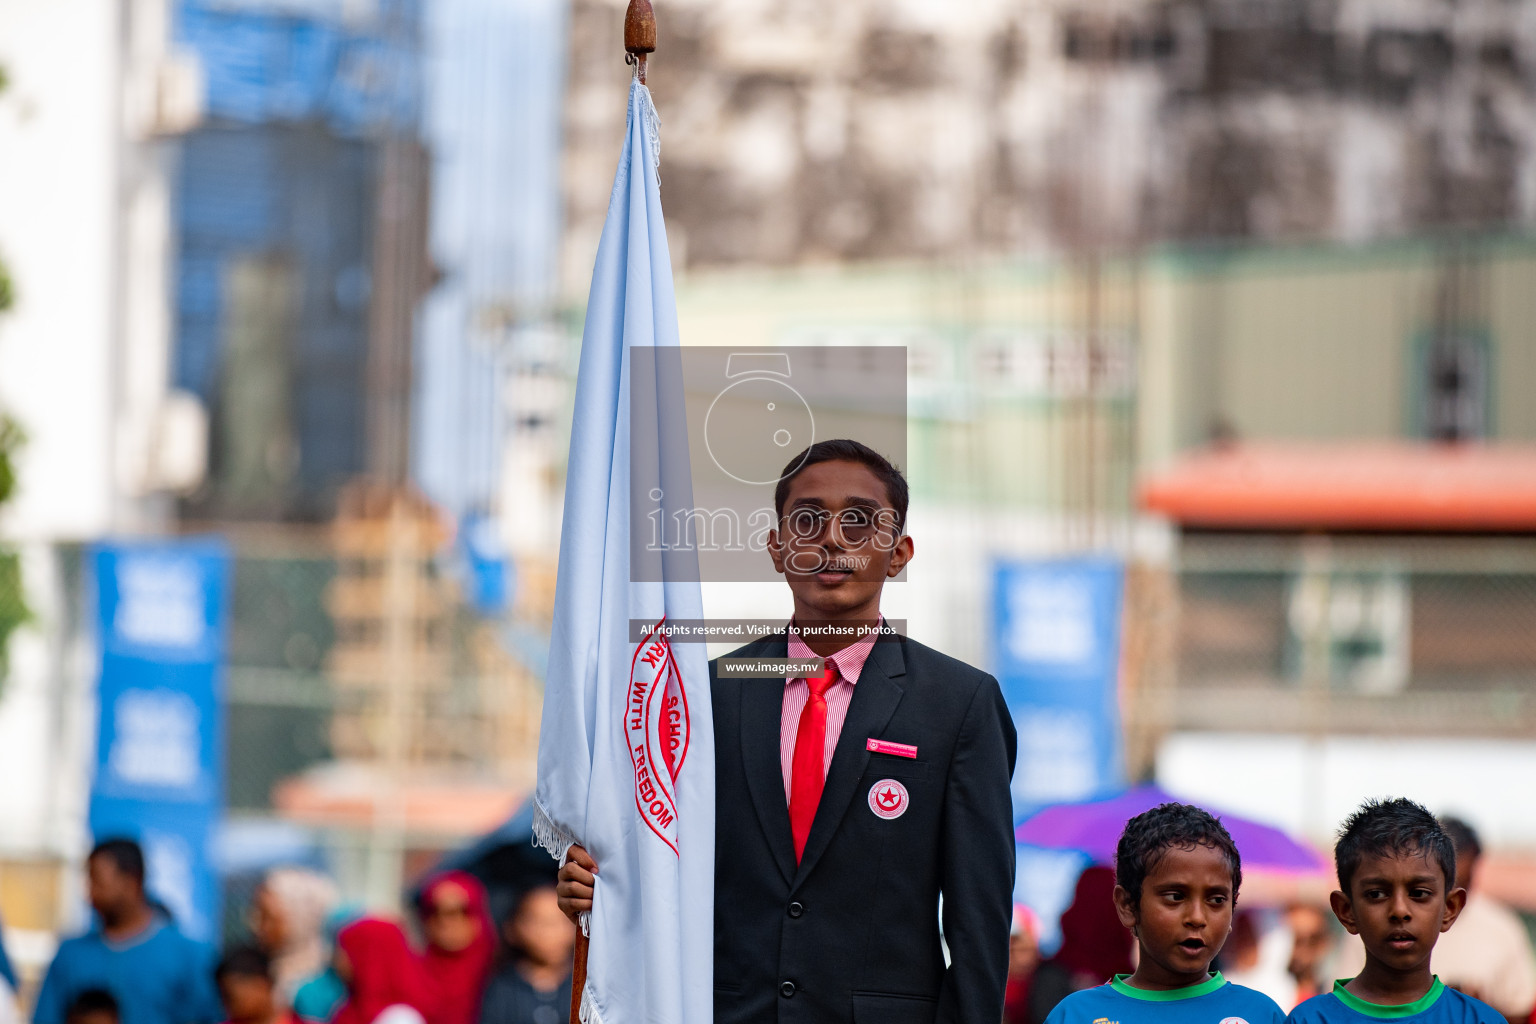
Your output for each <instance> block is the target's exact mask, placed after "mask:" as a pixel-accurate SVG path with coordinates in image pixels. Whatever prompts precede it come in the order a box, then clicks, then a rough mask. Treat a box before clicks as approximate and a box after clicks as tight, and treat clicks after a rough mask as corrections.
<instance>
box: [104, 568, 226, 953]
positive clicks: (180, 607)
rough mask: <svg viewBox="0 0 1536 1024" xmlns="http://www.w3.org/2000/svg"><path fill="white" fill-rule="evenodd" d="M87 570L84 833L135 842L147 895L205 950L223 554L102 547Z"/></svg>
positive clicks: (215, 795)
mask: <svg viewBox="0 0 1536 1024" xmlns="http://www.w3.org/2000/svg"><path fill="white" fill-rule="evenodd" d="M92 568H93V570H94V576H95V598H96V611H97V630H98V640H99V645H100V656H101V670H100V677H99V684H98V698H99V701H98V707H99V709H100V715H99V719H98V723H99V724H98V729H97V742H96V771H95V777H94V783H93V785H92V789H91V809H90V826H91V833H92V835H93V837H94V839H95V840H96V841H100V840H103V839H109V838H128V839H134V840H137V841H138V842H139V844H140V845H141V846H142V847H143V849H144V854H145V862H146V868H147V872H148V877H147V878H146V880H145V884H146V889H147V890H148V892H149V895H150V896H151V897H152V898H153V899H155V900H158V901H159V902H160V903H161V904H162V905H164V907H165V908H166V909H167V910H168V911H170V913H171V915H172V917H174V918H175V920H176V923H177V925H178V926H179V927H180V928H181V929H182V930H183V931H184V932H186V933H187V934H188V935H190V936H192V937H193V938H196V939H202V940H210V939H212V938H214V936H215V934H216V929H217V926H218V907H219V893H218V884H217V879H216V877H215V874H214V869H213V864H212V860H211V856H210V849H211V842H212V839H213V835H214V832H215V831H216V829H217V826H218V824H219V822H220V820H221V818H222V816H223V811H224V749H225V743H224V679H223V662H224V654H225V648H226V638H227V634H228V594H229V577H230V557H229V551H228V548H227V547H226V545H225V544H224V543H223V542H222V541H220V540H217V539H202V538H199V539H191V540H156V541H151V542H124V543H112V544H103V545H99V546H98V547H96V549H95V550H94V552H93V558H92Z"/></svg>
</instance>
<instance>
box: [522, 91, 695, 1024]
mask: <svg viewBox="0 0 1536 1024" xmlns="http://www.w3.org/2000/svg"><path fill="white" fill-rule="evenodd" d="M659 149H660V142H659V136H658V134H657V117H656V109H655V107H654V106H653V105H652V103H651V96H650V92H649V90H647V89H646V87H645V86H644V85H643V84H642V83H641V82H640V81H639V80H638V79H637V80H636V81H634V82H633V83H632V84H631V86H630V91H629V126H628V131H627V133H626V136H625V141H624V149H623V152H622V153H621V154H620V156H619V169H618V173H617V175H616V176H615V178H614V184H613V194H612V197H611V198H610V199H609V204H608V219H607V222H606V223H605V224H604V226H603V236H602V241H601V242H600V243H599V245H598V250H597V264H596V266H595V267H594V269H593V271H592V293H591V296H590V299H589V300H588V304H587V321H586V328H585V330H584V332H583V334H582V341H581V366H580V370H579V372H578V375H577V380H576V404H575V409H574V416H573V426H572V429H571V451H570V463H569V467H568V470H567V477H566V488H565V518H564V525H563V528H562V529H563V532H562V534H561V538H560V569H559V579H558V583H557V586H556V591H555V615H554V626H553V631H552V637H551V641H550V654H549V674H548V680H547V683H546V686H545V692H544V720H543V727H542V731H541V733H540V735H539V780H538V788H537V790H536V794H535V801H536V807H535V815H534V816H535V836H536V841H537V842H539V844H540V845H542V846H544V847H547V848H548V849H549V851H550V852H551V853H552V854H554V855H555V856H556V858H557V859H559V860H562V861H563V860H564V857H565V853H566V851H567V849H568V848H569V847H570V845H571V844H572V843H579V844H580V845H582V846H583V847H585V848H586V849H587V850H588V852H590V853H591V854H592V856H593V858H594V859H595V860H596V861H597V863H598V876H597V883H596V890H595V894H594V896H593V904H592V913H591V915H590V920H589V921H588V922H586V923H587V927H588V934H589V935H590V936H591V947H590V951H589V954H588V960H587V984H586V989H585V992H584V993H583V996H582V1003H581V1020H582V1021H583V1022H584V1024H629V1022H645V1024H708V1022H709V1021H710V1019H711V1015H712V1011H713V1006H712V1000H713V991H712V990H713V985H712V982H713V971H714V936H713V926H714V917H713V915H714V909H713V902H714V863H715V834H714V828H715V823H714V810H715V782H714V761H715V752H714V735H713V729H712V725H711V713H710V704H709V672H708V665H707V663H706V660H705V658H706V655H705V647H704V645H703V644H692V643H688V644H677V645H672V644H670V643H669V642H668V639H667V636H666V634H665V632H664V631H654V632H652V633H651V634H650V635H649V636H647V637H646V638H644V639H643V641H642V642H640V643H631V642H630V629H629V624H630V620H631V619H638V620H646V621H650V622H658V621H660V620H662V619H664V618H680V619H699V618H702V617H703V608H702V602H701V600H700V594H699V582H698V580H699V577H698V568H697V565H696V564H695V563H694V562H693V561H692V556H691V555H690V554H689V553H687V552H681V553H679V552H671V553H667V554H665V555H656V556H654V557H657V558H664V559H667V561H666V562H665V563H664V564H662V565H661V566H660V571H656V570H657V567H656V566H650V567H646V568H647V569H648V571H636V566H635V564H633V563H634V559H637V558H643V557H649V556H647V555H646V554H645V552H643V551H637V552H632V551H631V544H630V538H631V530H630V507H631V503H632V501H631V495H632V492H633V490H634V488H635V487H637V486H644V488H645V489H646V491H647V493H648V492H649V491H650V489H651V488H652V487H659V488H660V490H661V491H662V493H663V494H664V495H665V499H664V500H665V502H666V503H668V504H675V505H676V507H677V508H688V507H690V506H691V504H692V491H691V487H690V485H689V478H688V445H687V435H686V431H685V422H684V419H683V404H682V401H681V385H680V381H679V376H678V374H677V373H676V372H675V371H674V370H673V369H672V367H673V364H674V363H675V362H676V360H675V358H669V356H670V355H673V354H675V353H676V351H677V345H678V337H677V309H676V305H675V302H674V299H673V294H672V270H671V262H670V259H669V257H668V254H667V239H666V233H665V229H664V227H663V224H662V216H661V194H660V189H659V185H658V179H657V161H658V155H659ZM648 346H655V347H656V348H657V349H658V351H656V352H655V353H654V354H655V355H656V356H657V358H655V359H646V360H639V361H633V360H632V359H631V353H632V350H634V349H636V348H643V347H648ZM632 374H635V375H638V376H639V377H643V378H645V379H634V380H632V379H631V376H632ZM653 505H654V503H653ZM634 580H652V581H653V580H661V581H662V582H632V581H634Z"/></svg>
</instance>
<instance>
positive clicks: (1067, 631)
mask: <svg viewBox="0 0 1536 1024" xmlns="http://www.w3.org/2000/svg"><path fill="white" fill-rule="evenodd" d="M1124 583H1125V572H1124V568H1123V566H1122V565H1121V563H1120V562H1119V561H1118V560H1115V559H1111V558H1103V557H1084V558H1071V559H1055V560H1048V561H1038V562H1002V563H999V564H998V565H997V566H996V568H995V571H994V574H993V587H994V589H993V596H994V600H993V605H994V613H995V616H996V620H995V624H994V627H995V628H994V631H993V636H994V637H995V641H996V649H995V651H994V664H995V665H996V666H997V678H998V681H999V682H1000V683H1001V684H1002V687H1003V696H1004V698H1005V699H1006V700H1007V702H1008V707H1009V708H1010V709H1011V710H1012V712H1013V720H1014V725H1015V726H1016V727H1017V728H1018V730H1019V758H1018V762H1017V764H1016V765H1015V768H1014V774H1013V809H1014V814H1015V817H1023V816H1024V815H1026V814H1029V813H1031V812H1033V811H1035V810H1038V809H1039V808H1040V807H1042V806H1044V805H1046V804H1053V803H1062V802H1066V801H1072V800H1087V799H1091V798H1093V797H1097V796H1103V795H1107V794H1109V793H1113V792H1114V791H1116V790H1118V789H1119V788H1121V787H1122V786H1123V785H1124V783H1125V758H1124V749H1123V743H1122V738H1121V734H1120V704H1119V675H1120V618H1121V608H1122V605H1123V592H1124Z"/></svg>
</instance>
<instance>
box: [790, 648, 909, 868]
mask: <svg viewBox="0 0 1536 1024" xmlns="http://www.w3.org/2000/svg"><path fill="white" fill-rule="evenodd" d="M786 649H787V645H786ZM906 672H907V668H906V660H905V659H904V658H903V657H902V655H901V645H900V644H899V643H898V642H897V641H896V640H895V639H894V638H891V639H880V640H877V641H876V642H875V645H874V647H872V648H871V649H870V652H869V660H868V661H866V662H865V663H864V670H863V671H862V672H860V673H859V681H858V682H857V683H855V684H854V686H853V702H852V703H851V704H849V705H848V717H847V718H845V719H843V731H842V732H841V733H840V734H839V735H838V737H837V747H836V749H834V750H833V752H832V766H831V768H829V769H828V771H827V783H826V785H825V786H824V787H822V790H821V803H819V804H818V805H817V806H816V818H815V820H814V821H812V822H811V834H810V835H809V836H808V837H807V838H806V841H805V855H804V856H803V857H801V858H800V865H799V869H798V870H797V871H796V872H795V873H794V881H793V882H792V883H791V884H790V891H791V892H793V891H794V890H795V889H798V888H799V887H800V885H801V883H802V882H804V881H805V878H806V876H807V875H809V874H810V872H811V869H812V868H814V867H815V866H816V861H817V860H818V859H820V857H821V855H822V853H824V852H825V851H826V849H827V846H828V845H829V844H830V843H831V842H832V836H833V834H834V833H835V832H836V831H837V829H838V826H839V825H841V824H842V821H843V818H844V816H846V815H847V813H848V804H849V802H850V801H851V800H852V799H853V797H854V791H855V790H857V789H858V786H859V779H860V778H862V777H863V775H864V769H865V768H867V767H868V766H869V751H868V750H867V749H865V743H866V741H868V740H869V738H870V737H871V736H875V737H878V736H879V735H880V733H881V732H882V731H884V729H885V725H886V723H887V722H889V721H890V720H891V715H893V714H895V713H896V705H897V704H899V703H901V695H902V692H903V691H902V688H901V686H900V685H899V684H898V683H897V682H896V679H898V678H900V677H901V676H904V675H906ZM779 792H780V793H781V794H782V793H783V792H784V782H783V779H782V777H780V780H779ZM788 820H789V812H788V810H787V809H786V810H785V821H788ZM790 853H791V857H790V863H791V864H793V863H794V857H793V853H794V843H793V838H792V837H791V842H790Z"/></svg>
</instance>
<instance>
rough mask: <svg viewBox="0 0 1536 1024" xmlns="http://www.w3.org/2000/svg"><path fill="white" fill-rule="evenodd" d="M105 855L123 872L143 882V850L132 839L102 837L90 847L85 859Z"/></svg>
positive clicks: (141, 883) (93, 858)
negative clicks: (88, 854)
mask: <svg viewBox="0 0 1536 1024" xmlns="http://www.w3.org/2000/svg"><path fill="white" fill-rule="evenodd" d="M97 857H106V858H107V859H108V860H110V861H111V862H112V864H113V866H115V867H116V868H117V870H119V871H121V872H122V873H123V874H125V875H127V876H128V877H130V878H132V879H134V880H135V881H137V882H138V883H139V884H140V885H143V884H144V850H143V848H142V847H140V846H139V844H138V843H136V842H134V841H133V840H132V839H122V838H116V839H103V840H102V841H101V842H99V843H97V844H96V845H95V846H94V847H92V849H91V855H90V856H89V857H87V858H86V859H87V860H95V859H96V858H97Z"/></svg>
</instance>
